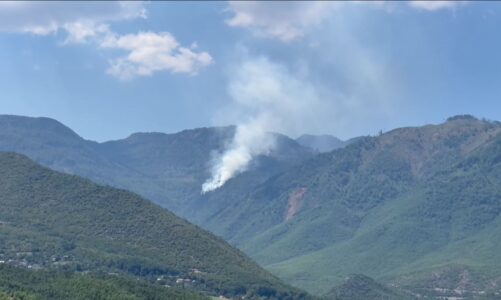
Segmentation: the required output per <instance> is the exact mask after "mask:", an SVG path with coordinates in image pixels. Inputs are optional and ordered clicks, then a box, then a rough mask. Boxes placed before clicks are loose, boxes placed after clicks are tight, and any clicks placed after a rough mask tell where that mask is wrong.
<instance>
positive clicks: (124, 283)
mask: <svg viewBox="0 0 501 300" xmlns="http://www.w3.org/2000/svg"><path fill="white" fill-rule="evenodd" d="M0 299H1V300H13V299H16V300H42V299H50V300H67V299H74V300H86V299H102V300H134V299H137V300H138V299H149V300H154V299H157V300H161V299H165V300H203V299H206V300H208V299H209V298H208V297H203V296H200V295H197V294H195V293H192V292H188V291H186V290H182V289H180V288H174V287H167V286H160V285H157V284H150V283H146V282H142V281H137V280H133V279H130V278H123V277H118V276H111V275H103V274H95V275H91V274H74V273H69V272H54V271H52V272H49V271H32V270H31V271H30V270H26V269H20V268H16V267H12V266H8V265H0Z"/></svg>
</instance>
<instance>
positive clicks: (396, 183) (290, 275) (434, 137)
mask: <svg viewBox="0 0 501 300" xmlns="http://www.w3.org/2000/svg"><path fill="white" fill-rule="evenodd" d="M234 130H235V128H234V127H221V128H201V129H193V130H185V131H182V132H180V133H176V134H163V133H136V134H133V135H131V136H130V137H128V138H126V139H123V140H117V141H110V142H105V143H96V142H92V141H88V140H85V139H83V138H81V137H79V136H78V135H77V134H76V133H74V132H73V131H71V130H70V129H68V128H67V127H65V126H64V125H62V124H61V123H59V122H57V121H55V120H51V119H47V118H27V117H18V116H0V151H12V152H17V153H22V154H24V155H27V156H28V157H30V158H31V159H33V160H35V161H36V162H38V163H40V164H42V165H45V166H47V167H49V168H53V169H55V170H59V171H62V172H66V173H70V174H76V175H79V176H83V177H87V178H89V179H92V180H94V181H96V182H98V183H101V184H108V185H112V186H115V187H118V188H124V189H128V190H131V191H134V192H136V193H138V194H140V195H142V196H143V197H145V198H147V199H150V200H152V201H154V202H156V203H158V204H160V205H161V206H163V207H166V208H168V209H169V210H171V211H173V212H174V213H175V214H177V215H179V216H181V217H183V218H186V219H187V220H189V221H190V222H193V223H195V224H197V225H199V226H201V227H203V228H205V229H207V230H209V231H211V232H213V233H215V234H216V235H218V236H220V237H222V238H223V239H225V240H226V241H228V242H229V243H230V244H233V245H235V246H237V247H238V248H240V249H241V250H243V251H244V252H245V253H246V254H248V255H249V256H250V257H252V258H253V259H255V260H256V261H257V262H258V263H260V264H261V265H262V266H264V267H265V268H266V269H268V270H270V271H272V273H273V274H275V275H277V276H279V277H280V278H281V279H284V280H285V281H286V282H288V283H290V284H293V285H295V286H298V287H301V288H304V289H306V290H307V291H309V292H312V293H315V294H318V295H322V294H327V295H329V297H331V298H336V297H337V299H341V298H342V295H346V294H347V292H346V287H350V286H352V287H353V286H358V284H363V285H365V286H370V287H371V289H370V290H372V291H374V290H377V291H380V292H381V293H383V294H384V295H389V293H390V292H387V290H386V288H391V293H395V294H394V295H401V293H405V295H409V296H412V297H432V298H433V297H463V298H465V299H468V298H471V299H476V298H485V299H496V297H498V295H499V293H500V292H501V288H500V284H501V274H500V272H499V270H501V257H500V254H499V251H498V250H497V249H499V248H500V246H501V245H500V243H501V242H500V241H501V239H500V237H501V218H499V213H500V211H501V189H500V187H501V182H500V180H501V179H500V178H501V168H500V167H501V166H500V162H501V135H500V134H501V123H499V122H496V121H488V120H479V119H476V118H474V117H472V116H468V115H464V116H456V117H452V118H449V119H448V120H447V121H445V122H444V123H442V124H438V125H425V126H421V127H407V128H399V129H395V130H392V131H389V132H386V133H384V134H383V133H381V134H380V135H378V136H367V137H360V138H356V139H353V140H350V142H349V143H344V144H343V145H339V147H337V146H334V148H333V150H332V151H328V150H330V149H324V150H321V149H320V148H319V147H318V146H314V144H312V143H311V141H305V139H304V138H302V139H298V140H297V141H295V140H293V139H290V138H288V137H286V136H283V135H280V134H273V133H272V134H273V135H274V136H275V138H276V140H277V144H278V147H277V148H276V149H275V150H274V151H273V152H272V153H270V154H269V155H262V156H260V157H257V158H255V159H254V160H253V163H252V166H251V167H250V168H249V170H248V171H246V172H244V173H242V174H240V175H238V176H236V177H235V178H233V179H231V180H230V181H228V182H227V184H226V185H225V186H223V187H222V188H220V189H218V190H216V191H214V192H211V193H207V194H204V195H202V194H201V193H200V186H201V184H202V183H203V181H204V180H205V179H207V178H208V177H209V175H210V173H209V172H210V163H211V160H212V158H213V157H214V155H215V153H218V152H221V151H222V150H223V149H224V146H225V145H226V144H227V142H228V141H229V140H230V139H231V137H232V136H233V133H234ZM306 140H308V139H306ZM313 140H316V138H315V139H313ZM331 147H332V145H331ZM336 147H337V148H336ZM322 151H327V152H322ZM319 152H321V153H319ZM352 274H363V275H356V276H354V275H352ZM347 276H351V277H350V278H355V279H354V280H355V281H354V280H351V281H346V278H347ZM365 276H370V277H372V278H374V279H375V280H377V281H379V282H380V283H376V282H373V281H372V280H373V279H370V278H369V279H367V278H368V277H365ZM353 282H355V284H354V283H353ZM333 288H334V289H333ZM348 294H349V293H348ZM388 297H389V296H388ZM396 297H397V298H395V299H398V296H396Z"/></svg>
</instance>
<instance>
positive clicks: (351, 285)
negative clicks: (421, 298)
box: [325, 274, 417, 300]
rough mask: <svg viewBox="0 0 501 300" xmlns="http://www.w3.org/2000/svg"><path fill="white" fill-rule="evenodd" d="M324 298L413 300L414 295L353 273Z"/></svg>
mask: <svg viewBox="0 0 501 300" xmlns="http://www.w3.org/2000/svg"><path fill="white" fill-rule="evenodd" d="M325 298H326V299H327V300H368V299H374V300H377V299H384V300H415V299H417V298H416V297H414V296H412V295H409V294H408V293H405V292H401V291H397V290H395V289H392V288H389V287H387V286H384V285H382V284H381V283H378V282H376V281H375V280H374V279H372V278H370V277H367V276H364V275H360V274H355V275H351V276H348V277H347V278H346V279H345V281H344V282H343V283H342V284H341V285H339V286H337V287H335V288H333V289H332V290H330V291H329V292H328V293H327V294H326V295H325Z"/></svg>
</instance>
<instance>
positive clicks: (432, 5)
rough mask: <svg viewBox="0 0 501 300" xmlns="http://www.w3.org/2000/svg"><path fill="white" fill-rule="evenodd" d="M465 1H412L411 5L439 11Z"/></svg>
mask: <svg viewBox="0 0 501 300" xmlns="http://www.w3.org/2000/svg"><path fill="white" fill-rule="evenodd" d="M462 3H464V2H462V1H410V2H409V5H410V6H412V7H414V8H418V9H424V10H428V11H437V10H441V9H453V8H455V7H457V6H459V5H460V4H462Z"/></svg>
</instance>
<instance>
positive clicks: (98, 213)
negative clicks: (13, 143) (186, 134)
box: [0, 153, 305, 299]
mask: <svg viewBox="0 0 501 300" xmlns="http://www.w3.org/2000/svg"><path fill="white" fill-rule="evenodd" d="M0 178H2V180H1V181H0V207H2V209H1V210H0V257H1V259H2V260H3V261H6V262H7V263H9V264H10V265H15V266H20V267H28V268H43V269H52V268H56V269H61V268H62V269H65V270H74V271H75V270H76V271H79V272H84V271H91V272H93V271H105V272H117V273H119V274H129V275H133V276H136V277H140V278H143V279H151V280H153V279H154V280H159V281H163V282H165V284H169V285H175V284H176V282H180V281H181V282H188V281H189V282H188V284H189V285H190V286H191V287H192V288H193V289H195V290H201V291H207V292H208V293H209V294H214V295H218V294H223V295H227V296H238V295H239V296H244V295H246V296H247V297H251V298H252V297H265V298H278V299H281V298H287V297H289V298H291V299H292V298H295V297H299V298H304V297H305V295H304V294H301V293H298V292H296V291H295V290H292V289H290V288H289V287H287V286H285V285H284V284H282V283H281V282H280V281H279V280H278V279H276V278H275V277H273V276H272V275H270V274H269V273H267V272H266V271H264V270H263V269H261V268H260V267H259V266H258V265H256V264H255V263H254V262H252V261H251V260H250V259H249V258H247V257H246V256H245V255H244V254H242V253H241V252H239V251H238V250H235V249H233V248H232V247H230V246H229V245H228V244H226V243H225V242H224V241H222V240H220V239H218V238H216V237H215V236H213V235H211V234H209V233H207V232H205V231H203V230H201V229H199V228H198V227H196V226H194V225H191V224H190V223H188V222H186V221H184V220H182V219H179V218H178V217H176V216H175V215H173V214H172V213H170V212H169V211H167V210H165V209H162V208H160V207H159V206H157V205H154V204H152V203H150V202H149V201H146V200H143V199H142V198H140V197H139V196H137V195H135V194H132V193H130V192H127V191H124V190H118V189H114V188H111V187H106V186H100V185H97V184H94V183H92V182H90V181H88V180H85V179H82V178H79V177H76V176H72V175H66V174H62V173H58V172H55V171H52V170H49V169H46V168H43V167H41V166H39V165H37V164H35V163H34V162H32V161H30V160H29V159H28V158H26V157H24V156H21V155H18V154H11V153H0Z"/></svg>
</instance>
